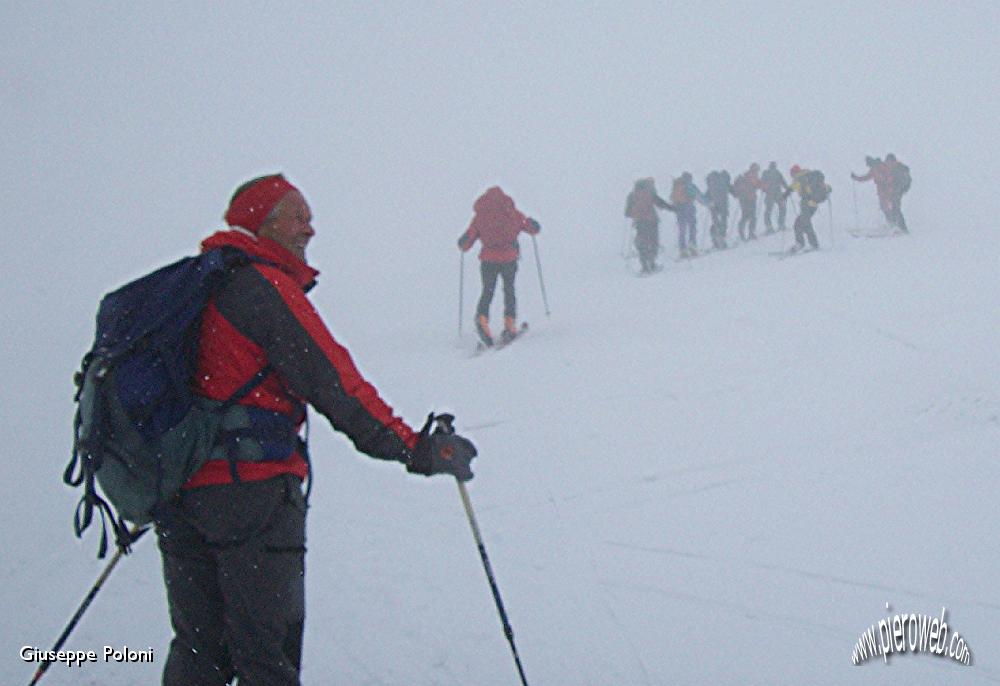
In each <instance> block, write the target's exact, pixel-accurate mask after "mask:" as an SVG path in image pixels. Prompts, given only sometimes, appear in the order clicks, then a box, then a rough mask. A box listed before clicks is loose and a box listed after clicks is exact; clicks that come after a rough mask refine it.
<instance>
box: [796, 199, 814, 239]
mask: <svg viewBox="0 0 1000 686" xmlns="http://www.w3.org/2000/svg"><path fill="white" fill-rule="evenodd" d="M816 209H817V208H816V207H813V206H812V205H810V204H809V203H808V202H806V201H805V200H802V204H801V205H800V206H799V216H798V217H796V218H795V225H794V226H793V227H792V228H793V229H795V243H796V245H798V246H799V247H800V248H802V247H805V244H806V239H807V238H808V239H809V245H810V246H811V247H812V248H814V249H816V248H819V241H818V240H816V232H815V231H813V225H812V218H813V215H814V214H816Z"/></svg>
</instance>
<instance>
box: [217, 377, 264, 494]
mask: <svg viewBox="0 0 1000 686" xmlns="http://www.w3.org/2000/svg"><path fill="white" fill-rule="evenodd" d="M270 373H271V365H270V364H266V365H264V366H263V367H262V368H260V369H258V370H257V373H256V374H254V375H253V376H252V377H250V379H249V380H248V381H247V382H246V383H245V384H243V385H242V386H240V387H239V388H237V389H236V392H235V393H233V394H232V395H231V396H229V398H228V399H227V400H226V401H225V402H224V403H222V407H221V408H220V410H219V411H220V412H225V411H226V410H228V409H229V408H230V407H232V406H233V405H235V404H236V403H238V402H239V401H241V400H243V398H245V397H247V396H248V395H250V391H252V390H253V389H255V388H257V386H259V385H261V384H262V383H264V379H266V378H267V375H268V374H270ZM227 453H228V455H229V474H230V476H232V478H233V483H239V482H240V474H239V471H238V470H237V469H236V457H235V455H234V454H233V450H232V449H230V450H228V451H227Z"/></svg>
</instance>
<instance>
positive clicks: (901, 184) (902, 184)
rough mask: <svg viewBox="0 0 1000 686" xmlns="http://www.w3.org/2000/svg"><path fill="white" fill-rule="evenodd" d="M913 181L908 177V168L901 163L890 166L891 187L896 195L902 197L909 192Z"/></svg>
mask: <svg viewBox="0 0 1000 686" xmlns="http://www.w3.org/2000/svg"><path fill="white" fill-rule="evenodd" d="M912 183H913V179H912V178H911V177H910V168H909V167H907V166H906V165H905V164H903V163H902V162H896V163H895V164H894V165H892V187H893V190H895V191H896V192H897V193H899V194H900V195H902V194H903V193H905V192H906V191H908V190H910V184H912Z"/></svg>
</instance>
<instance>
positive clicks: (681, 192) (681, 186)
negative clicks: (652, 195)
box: [670, 178, 692, 205]
mask: <svg viewBox="0 0 1000 686" xmlns="http://www.w3.org/2000/svg"><path fill="white" fill-rule="evenodd" d="M691 200H692V198H691V194H690V193H688V184H687V182H686V181H685V180H684V179H679V178H678V179H674V185H673V188H672V189H671V191H670V202H672V203H676V204H678V205H683V204H684V203H687V202H691Z"/></svg>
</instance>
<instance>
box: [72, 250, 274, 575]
mask: <svg viewBox="0 0 1000 686" xmlns="http://www.w3.org/2000/svg"><path fill="white" fill-rule="evenodd" d="M251 261H260V260H257V259H256V258H251V257H250V256H249V255H247V254H246V253H244V252H243V251H240V250H237V249H235V248H220V249H217V250H212V251H210V252H206V253H204V254H202V255H199V256H196V257H186V258H184V259H182V260H180V261H178V262H175V263H173V264H170V265H167V266H166V267H163V268H161V269H158V270H157V271H155V272H152V273H151V274H148V275H146V276H144V277H142V278H140V279H138V280H136V281H133V282H131V283H129V284H127V285H125V286H123V287H122V288H120V289H118V290H116V291H114V292H112V293H109V294H107V295H106V296H104V298H103V299H102V300H101V304H100V307H99V309H98V312H97V332H96V336H95V339H94V345H93V347H92V348H91V350H90V351H89V352H88V353H87V354H86V355H85V356H84V358H83V362H82V365H81V369H80V371H79V372H77V374H76V376H75V381H76V384H77V387H78V390H77V393H76V398H75V399H76V401H77V403H78V406H77V412H76V419H75V421H74V437H73V439H74V440H73V455H72V458H71V459H70V462H69V464H68V465H67V467H66V471H65V473H64V474H63V481H64V482H65V483H67V484H69V485H71V486H80V485H81V484H82V485H83V486H84V493H83V496H82V497H81V498H80V502H79V504H78V505H77V507H76V513H75V515H74V520H73V525H74V530H75V532H76V535H77V537H78V538H79V537H80V536H81V535H82V533H83V531H84V530H85V529H86V528H87V527H88V526H89V525H90V523H91V520H92V519H93V514H94V510H95V509H97V511H98V513H99V514H100V516H101V523H102V532H101V542H100V548H99V552H98V557H104V555H105V554H106V552H107V527H108V526H109V525H110V526H111V528H112V530H113V532H114V534H115V538H116V542H117V544H118V545H119V546H120V547H122V548H123V549H125V550H127V549H128V546H129V544H130V543H131V542H132V540H134V537H132V536H130V532H129V529H128V528H127V527H126V525H125V521H124V520H128V521H130V522H133V523H134V524H135V525H136V528H135V529H133V531H138V530H139V529H138V527H139V526H142V525H145V524H148V523H149V522H151V521H153V520H154V518H155V517H156V514H157V512H158V511H159V509H160V508H161V507H163V505H165V504H166V503H167V501H168V500H170V499H171V498H172V497H173V496H174V495H175V494H176V493H177V492H178V491H179V490H180V487H181V486H182V485H183V484H184V483H185V482H186V481H187V480H188V479H189V478H190V477H191V476H192V475H193V474H194V472H195V471H197V470H198V469H199V468H200V467H201V465H202V464H204V462H205V461H206V460H207V459H208V456H209V455H210V454H211V452H212V449H213V447H215V446H216V444H217V439H218V437H219V434H220V427H221V425H222V421H223V414H224V411H225V410H226V409H228V408H229V406H231V405H233V404H234V403H236V402H237V401H238V400H240V399H241V398H242V397H244V396H245V395H246V394H248V393H249V392H250V391H251V390H253V389H254V388H255V387H256V386H257V385H258V384H259V383H260V382H261V381H262V380H263V378H264V376H265V375H266V374H267V372H268V368H267V367H265V368H264V369H262V370H260V371H259V372H258V373H257V374H256V375H254V377H253V378H251V379H249V380H248V381H247V383H246V384H245V385H244V386H243V387H242V388H240V389H239V390H238V391H237V392H236V393H235V394H233V396H232V397H230V398H229V399H228V400H226V401H212V400H209V399H207V398H204V397H201V396H198V395H195V394H194V393H193V391H192V387H191V380H192V377H193V375H194V374H195V371H196V363H197V350H198V339H199V335H200V323H201V315H202V312H203V310H204V308H205V305H206V304H207V303H208V300H209V298H210V297H211V295H212V294H213V293H214V292H215V291H216V290H217V289H218V288H219V287H220V286H222V285H223V284H224V283H225V281H226V279H227V278H228V276H229V275H230V274H232V273H233V272H234V271H235V270H236V269H238V268H239V267H241V266H244V265H246V264H248V263H249V262H251ZM95 480H96V483H97V484H99V485H100V487H101V491H103V493H104V496H105V497H106V498H107V500H105V498H102V497H101V496H100V495H99V494H98V493H97V489H96V484H95ZM108 501H110V504H109V502H108ZM112 507H113V508H114V510H115V511H112Z"/></svg>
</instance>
